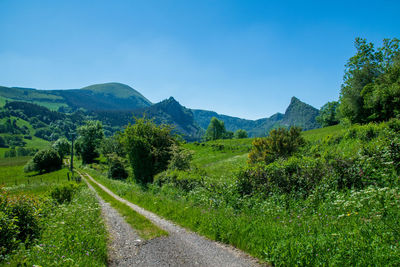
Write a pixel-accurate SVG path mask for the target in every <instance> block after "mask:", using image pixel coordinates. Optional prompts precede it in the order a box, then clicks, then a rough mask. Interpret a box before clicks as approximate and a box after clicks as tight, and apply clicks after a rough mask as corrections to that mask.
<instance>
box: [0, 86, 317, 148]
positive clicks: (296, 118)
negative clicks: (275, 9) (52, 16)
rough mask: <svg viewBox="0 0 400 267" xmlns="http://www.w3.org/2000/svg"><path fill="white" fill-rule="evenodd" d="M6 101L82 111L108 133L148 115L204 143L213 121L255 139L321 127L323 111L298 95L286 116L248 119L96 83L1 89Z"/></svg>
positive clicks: (0, 98) (2, 99)
mask: <svg viewBox="0 0 400 267" xmlns="http://www.w3.org/2000/svg"><path fill="white" fill-rule="evenodd" d="M7 101H8V102H12V101H23V102H29V103H33V104H37V105H40V106H43V107H46V108H48V109H50V110H53V111H59V112H61V113H64V114H73V113H74V112H75V111H77V110H81V111H80V112H84V116H87V117H88V118H91V119H97V120H100V121H102V122H103V126H104V128H105V130H106V133H107V134H108V135H110V134H112V133H113V132H115V131H118V130H121V129H122V127H123V126H125V125H127V124H128V123H130V122H133V116H136V117H141V116H143V114H145V115H146V116H147V117H148V118H151V119H154V121H155V122H156V123H158V124H162V123H164V124H171V125H174V126H175V131H176V132H177V133H179V134H182V135H183V136H184V137H185V139H186V140H187V141H195V140H200V139H201V136H202V134H203V133H204V131H205V129H207V127H208V124H209V123H210V120H211V118H212V117H216V118H218V119H220V120H222V121H224V122H225V127H226V129H227V130H228V131H232V132H234V131H236V130H238V129H244V130H246V131H247V132H248V134H249V136H250V137H255V136H266V135H267V134H268V132H269V131H270V130H271V129H273V128H276V127H280V126H283V127H290V126H293V125H297V126H300V127H302V128H303V129H304V130H309V129H315V128H318V127H319V125H318V123H317V122H316V121H315V117H316V116H317V115H318V113H319V111H318V110H317V109H315V108H313V107H312V106H310V105H308V104H306V103H303V102H301V101H300V100H299V99H297V98H295V97H293V98H292V100H291V102H290V105H289V106H288V108H287V109H286V112H285V114H281V113H276V114H274V115H272V116H271V117H269V118H262V119H259V120H246V119H241V118H236V117H232V116H227V115H221V114H218V113H216V112H213V111H207V110H191V109H188V108H186V107H183V106H182V105H180V104H179V102H178V101H176V100H175V99H174V98H173V97H171V98H169V99H167V100H164V101H162V102H160V103H157V104H152V103H151V102H150V101H149V100H148V99H147V98H145V97H144V96H143V95H142V94H140V93H139V92H138V91H136V90H135V89H133V88H132V87H130V86H128V85H125V84H121V83H103V84H94V85H90V86H86V87H83V88H82V89H68V90H37V89H31V88H19V87H0V105H5V104H6V102H7ZM19 106H21V104H19ZM23 109H24V108H23ZM35 109H37V107H35ZM82 109H83V110H82ZM28 113H29V112H28ZM26 115H27V116H28V117H29V116H30V115H29V114H26Z"/></svg>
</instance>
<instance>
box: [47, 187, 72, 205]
mask: <svg viewBox="0 0 400 267" xmlns="http://www.w3.org/2000/svg"><path fill="white" fill-rule="evenodd" d="M77 189H78V186H77V185H76V184H72V183H71V184H68V185H63V186H58V187H56V188H54V189H53V190H52V191H51V192H50V196H51V197H52V198H53V199H54V200H55V201H56V202H57V203H58V204H63V203H70V202H71V200H72V198H73V196H74V194H75V192H76V191H77Z"/></svg>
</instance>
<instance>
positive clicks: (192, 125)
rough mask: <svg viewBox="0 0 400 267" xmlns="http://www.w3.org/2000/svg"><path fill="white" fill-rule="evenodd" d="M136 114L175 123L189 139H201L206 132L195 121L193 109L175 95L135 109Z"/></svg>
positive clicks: (161, 121) (157, 120) (155, 120)
mask: <svg viewBox="0 0 400 267" xmlns="http://www.w3.org/2000/svg"><path fill="white" fill-rule="evenodd" d="M134 115H135V116H136V117H141V116H145V117H148V118H152V119H154V122H155V123H157V124H170V125H173V126H174V127H175V129H174V131H175V132H177V133H180V134H182V135H183V137H184V138H185V139H186V140H187V141H195V140H199V139H200V138H201V136H202V135H203V134H204V130H203V129H202V128H201V127H199V126H198V125H197V123H196V122H195V120H194V116H193V112H192V110H190V109H188V108H186V107H184V106H182V105H181V104H179V102H178V101H176V100H175V99H174V98H173V97H170V98H169V99H166V100H164V101H161V102H160V103H157V104H154V105H152V106H150V107H147V108H142V109H138V110H135V111H134Z"/></svg>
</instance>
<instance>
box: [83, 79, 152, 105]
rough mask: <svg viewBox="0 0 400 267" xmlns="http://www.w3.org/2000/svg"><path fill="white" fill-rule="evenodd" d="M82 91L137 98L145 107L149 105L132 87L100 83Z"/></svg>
mask: <svg viewBox="0 0 400 267" xmlns="http://www.w3.org/2000/svg"><path fill="white" fill-rule="evenodd" d="M82 90H88V91H92V92H94V93H99V94H104V95H110V96H113V97H117V98H130V97H137V98H140V99H142V100H143V102H144V103H146V104H147V105H151V102H150V101H149V100H148V99H146V98H145V97H144V96H143V95H142V94H141V93H139V92H138V91H136V90H135V89H133V88H132V87H130V86H128V85H126V84H122V83H102V84H94V85H90V86H86V87H83V88H82Z"/></svg>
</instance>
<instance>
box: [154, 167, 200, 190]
mask: <svg viewBox="0 0 400 267" xmlns="http://www.w3.org/2000/svg"><path fill="white" fill-rule="evenodd" d="M204 176H205V173H204V172H201V171H200V170H197V171H195V170H193V171H190V172H188V171H180V170H167V171H165V172H162V173H160V174H159V175H157V176H156V177H155V180H154V183H155V184H156V185H158V186H162V185H164V184H171V185H173V186H174V187H177V188H179V189H181V190H183V191H185V192H189V191H191V190H193V189H194V188H196V187H198V186H200V185H204Z"/></svg>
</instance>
